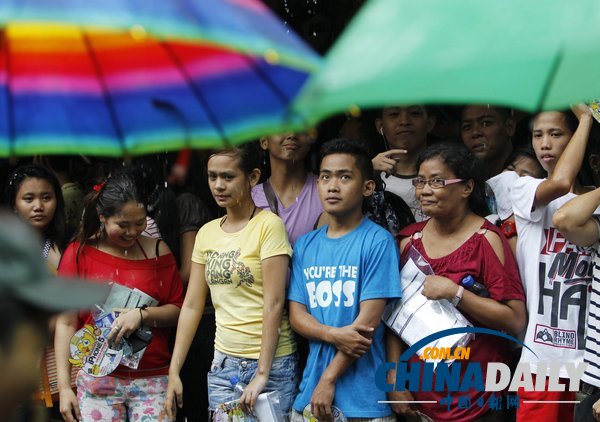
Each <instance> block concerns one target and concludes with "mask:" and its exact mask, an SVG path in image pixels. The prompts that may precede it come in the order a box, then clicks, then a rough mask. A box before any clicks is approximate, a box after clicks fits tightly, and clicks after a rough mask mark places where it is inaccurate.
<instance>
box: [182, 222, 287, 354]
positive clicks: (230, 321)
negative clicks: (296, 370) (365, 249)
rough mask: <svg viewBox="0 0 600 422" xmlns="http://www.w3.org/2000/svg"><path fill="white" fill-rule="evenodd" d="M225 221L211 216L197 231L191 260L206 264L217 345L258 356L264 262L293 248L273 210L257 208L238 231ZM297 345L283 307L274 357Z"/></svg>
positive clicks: (239, 352) (226, 349) (218, 347)
mask: <svg viewBox="0 0 600 422" xmlns="http://www.w3.org/2000/svg"><path fill="white" fill-rule="evenodd" d="M221 220H222V219H216V220H213V221H211V222H209V223H207V224H205V225H204V226H203V227H202V228H201V229H200V230H199V231H198V235H197V236H196V243H195V245H194V251H193V253H192V261H193V262H196V263H198V264H204V265H205V275H206V282H207V283H208V287H209V288H210V295H211V298H212V302H213V306H214V307H215V318H216V321H217V330H216V334H215V348H216V349H217V350H219V351H221V352H223V353H225V354H228V355H232V356H238V357H245V358H248V359H258V357H259V354H260V345H261V341H262V328H263V305H264V300H263V274H262V266H261V261H262V260H264V259H267V258H270V257H272V256H277V255H288V256H291V255H292V249H291V247H290V244H289V242H288V240H287V234H286V232H285V226H284V225H283V222H282V221H281V219H280V218H279V217H277V216H276V215H275V214H273V213H272V212H270V211H261V212H259V213H258V214H256V215H255V216H254V217H253V218H252V219H250V221H249V222H248V224H247V225H246V227H244V228H243V229H242V230H240V231H238V232H235V233H227V232H225V231H223V229H222V228H221V226H220V223H221ZM281 283H286V280H285V279H282V280H281ZM295 350H296V345H295V343H294V341H293V338H292V331H291V328H290V324H289V319H288V315H287V312H285V311H284V314H283V318H282V320H281V327H280V335H279V343H278V345H277V350H276V352H275V356H276V357H280V356H287V355H289V354H291V353H293V352H294V351H295Z"/></svg>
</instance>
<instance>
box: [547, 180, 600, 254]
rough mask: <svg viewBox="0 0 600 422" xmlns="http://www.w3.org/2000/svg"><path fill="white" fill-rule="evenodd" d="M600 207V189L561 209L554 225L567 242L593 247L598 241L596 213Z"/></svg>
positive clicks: (554, 217)
mask: <svg viewBox="0 0 600 422" xmlns="http://www.w3.org/2000/svg"><path fill="white" fill-rule="evenodd" d="M598 207H600V188H597V189H594V190H593V191H591V192H587V193H584V194H583V195H579V196H577V197H576V198H573V199H571V200H570V201H569V202H567V203H566V204H564V205H563V206H562V207H560V208H559V209H558V210H557V211H556V212H555V213H554V216H553V217H552V224H553V225H554V226H555V227H556V228H557V229H558V231H559V232H561V233H562V235H563V236H565V237H566V238H567V240H569V241H571V242H573V243H574V244H576V245H578V246H591V245H593V244H594V243H596V242H597V241H598V239H599V238H600V233H598V225H597V224H596V221H594V217H593V215H594V212H595V211H596V209H597V208H598Z"/></svg>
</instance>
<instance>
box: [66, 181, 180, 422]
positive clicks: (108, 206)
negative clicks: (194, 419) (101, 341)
mask: <svg viewBox="0 0 600 422" xmlns="http://www.w3.org/2000/svg"><path fill="white" fill-rule="evenodd" d="M145 228H146V210H145V207H144V205H143V204H142V203H141V199H140V195H139V193H138V189H137V188H136V186H135V184H134V182H133V179H132V178H131V177H130V176H129V175H127V174H125V173H122V174H117V175H114V176H113V177H111V178H109V179H108V180H107V181H106V183H105V184H101V185H97V186H96V187H94V192H93V193H92V194H91V198H90V200H89V203H88V204H87V205H86V209H85V213H84V218H83V222H82V227H81V230H80V234H79V239H78V241H76V242H73V243H71V244H70V245H69V247H68V248H67V250H66V251H65V253H64V254H63V257H62V260H61V263H60V266H59V268H58V272H59V274H62V275H75V274H78V275H79V276H81V277H84V278H87V279H92V280H94V279H95V280H97V282H105V281H113V282H115V283H118V284H120V285H123V286H125V287H128V288H130V289H134V288H137V289H139V290H141V291H142V292H144V293H145V294H147V295H149V296H151V297H152V298H154V299H155V300H157V301H158V305H157V306H151V307H146V308H133V309H130V310H128V311H124V312H122V313H121V314H120V315H119V316H118V318H116V319H115V321H114V322H113V324H112V326H111V333H110V335H109V341H114V342H115V343H119V341H120V340H121V339H122V338H123V337H129V336H130V335H132V334H133V333H135V332H136V331H137V330H138V329H139V328H140V327H142V326H145V327H152V333H153V337H152V340H151V341H150V344H149V345H148V347H147V349H146V351H145V353H144V355H143V357H142V359H141V362H140V364H139V366H138V368H137V369H131V368H128V367H125V366H123V365H121V366H119V367H118V368H117V369H116V370H115V371H114V372H113V373H111V374H110V375H109V376H105V377H99V378H95V377H92V376H91V375H88V374H86V373H84V372H83V371H80V372H79V374H78V376H77V397H75V395H74V393H73V391H72V390H71V388H70V379H69V378H70V375H69V374H70V371H69V369H70V368H69V366H70V364H69V360H68V359H69V342H70V339H71V336H72V335H73V334H74V333H75V331H76V330H77V329H78V328H80V327H81V326H82V325H83V324H84V323H90V322H93V319H92V318H91V315H90V314H89V312H88V313H85V314H79V315H75V314H72V315H62V316H61V317H60V318H59V321H58V323H57V328H56V338H55V348H56V355H57V356H56V360H57V371H58V387H59V391H60V410H61V413H62V415H63V417H64V418H65V420H66V421H73V420H75V419H74V418H75V417H76V418H77V420H84V421H87V420H112V421H119V420H122V421H126V420H140V419H141V418H142V417H144V418H146V419H144V420H168V418H167V417H166V414H165V412H164V397H165V391H166V387H167V373H168V365H169V361H170V358H171V354H170V351H169V347H168V336H169V332H170V330H169V329H167V328H166V327H173V326H175V325H176V324H177V318H178V317H179V310H180V307H181V304H182V301H183V293H182V283H181V279H180V277H179V272H178V270H177V264H176V262H175V258H174V257H173V255H172V254H171V253H170V251H169V248H168V247H167V245H166V244H165V243H164V242H161V241H160V240H158V241H157V240H156V239H152V238H149V237H144V236H141V233H142V232H143V231H144V229H145Z"/></svg>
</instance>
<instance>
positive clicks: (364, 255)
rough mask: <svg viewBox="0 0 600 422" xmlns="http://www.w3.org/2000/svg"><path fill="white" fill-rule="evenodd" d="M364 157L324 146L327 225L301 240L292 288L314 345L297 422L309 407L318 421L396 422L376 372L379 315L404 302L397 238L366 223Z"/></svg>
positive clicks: (380, 358) (340, 146)
mask: <svg viewBox="0 0 600 422" xmlns="http://www.w3.org/2000/svg"><path fill="white" fill-rule="evenodd" d="M372 175H373V165H372V163H371V160H370V159H369V157H368V155H367V154H366V152H365V151H363V150H362V149H361V148H360V147H358V146H356V145H354V144H352V143H350V142H348V141H345V140H334V141H331V142H328V143H326V144H325V145H324V146H323V149H322V154H321V166H320V173H319V179H318V181H317V185H318V190H319V196H320V199H321V202H322V203H323V208H324V210H325V212H327V214H328V216H329V221H330V223H329V225H327V226H324V227H322V228H320V229H319V230H315V231H313V232H310V233H308V234H306V235H304V236H302V237H301V238H299V239H298V241H297V242H296V245H295V247H294V257H293V266H292V281H291V285H290V292H289V299H290V322H291V323H292V327H293V328H294V330H295V331H296V332H298V333H300V334H301V335H303V336H304V337H307V338H308V339H309V340H310V352H309V355H308V361H307V363H306V368H305V370H304V374H303V376H302V382H301V384H300V392H299V393H298V396H297V397H296V400H295V401H294V405H293V412H292V422H294V421H302V418H301V413H302V411H303V409H304V408H305V407H306V406H307V405H308V404H310V407H311V411H312V413H313V415H314V416H315V417H316V418H317V419H319V420H320V421H329V420H332V409H331V406H332V405H334V406H336V407H337V408H339V409H340V410H341V411H342V413H344V415H345V416H346V417H348V418H361V420H363V419H364V420H365V421H369V420H371V419H376V420H377V421H385V422H387V421H388V420H389V421H390V422H391V421H395V417H394V416H393V413H392V411H391V409H390V408H389V406H388V405H387V404H383V403H379V401H381V400H387V399H386V395H385V393H384V392H383V391H381V390H379V389H378V388H377V386H376V385H375V371H376V370H377V368H378V367H379V365H381V364H382V363H383V362H384V361H385V347H384V341H383V335H384V327H383V325H382V324H381V314H382V313H383V309H384V307H385V305H386V303H387V301H388V299H390V298H397V297H400V294H401V290H400V276H399V263H398V250H397V247H396V243H395V241H394V239H393V237H392V236H391V235H390V234H389V233H388V232H387V231H386V230H384V229H383V228H381V227H380V226H378V225H377V224H375V223H373V222H372V221H370V220H369V219H367V218H364V216H363V213H362V202H363V199H364V198H365V197H368V196H370V195H371V194H372V193H373V191H374V189H375V182H374V181H373V180H372Z"/></svg>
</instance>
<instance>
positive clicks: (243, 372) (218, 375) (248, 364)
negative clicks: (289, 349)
mask: <svg viewBox="0 0 600 422" xmlns="http://www.w3.org/2000/svg"><path fill="white" fill-rule="evenodd" d="M257 369H258V360H257V359H246V358H238V357H235V356H229V355H226V354H224V353H222V352H220V351H218V350H215V357H214V359H213V361H212V365H211V367H210V372H209V373H208V405H209V408H210V410H211V411H214V410H215V409H216V408H217V406H218V405H219V404H221V403H225V402H228V401H231V400H234V399H235V396H234V393H233V386H232V385H231V382H229V380H230V379H231V378H233V377H234V376H237V377H238V378H239V379H240V381H241V382H243V383H244V384H246V385H248V384H250V382H251V381H252V379H253V378H254V375H255V374H256V370H257ZM297 390H298V355H297V354H296V353H293V354H291V355H289V356H282V357H279V358H273V363H272V364H271V372H270V374H269V382H268V383H267V386H266V388H265V389H264V391H263V393H268V392H270V391H277V392H279V396H280V405H281V410H282V411H283V412H284V413H286V414H288V413H289V412H290V409H291V407H292V403H293V402H294V399H295V398H296V393H297Z"/></svg>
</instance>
